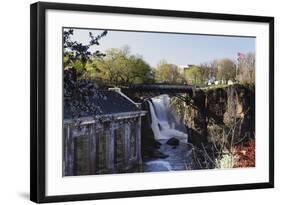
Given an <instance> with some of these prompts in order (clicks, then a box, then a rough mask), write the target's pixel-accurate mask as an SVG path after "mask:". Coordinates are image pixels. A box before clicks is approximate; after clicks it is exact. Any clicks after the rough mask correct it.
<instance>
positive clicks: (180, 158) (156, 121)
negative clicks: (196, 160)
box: [143, 95, 192, 172]
mask: <svg viewBox="0 0 281 205" xmlns="http://www.w3.org/2000/svg"><path fill="white" fill-rule="evenodd" d="M148 103H149V108H150V115H151V120H152V123H151V128H152V131H153V134H154V138H155V140H157V141H158V142H160V143H161V146H160V148H159V151H160V152H161V153H162V154H164V155H166V156H167V157H166V158H146V159H144V161H143V163H144V164H143V165H144V166H143V169H144V170H143V171H144V172H158V171H176V170H187V169H191V167H190V166H191V161H192V150H191V147H190V146H189V145H188V135H187V133H186V132H184V131H182V130H178V129H176V128H175V127H176V124H178V122H176V121H175V120H174V119H175V118H171V117H169V116H170V115H171V112H170V110H169V103H170V98H169V96H168V95H161V96H159V97H157V98H152V99H151V101H148ZM171 138H176V139H178V140H179V144H178V145H177V146H175V145H172V146H171V145H168V144H167V141H168V140H169V139H171Z"/></svg>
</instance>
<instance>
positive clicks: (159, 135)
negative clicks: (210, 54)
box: [147, 95, 188, 143]
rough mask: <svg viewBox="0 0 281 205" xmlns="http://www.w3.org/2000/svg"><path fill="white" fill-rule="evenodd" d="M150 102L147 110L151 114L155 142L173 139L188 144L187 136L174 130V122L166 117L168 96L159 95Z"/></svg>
mask: <svg viewBox="0 0 281 205" xmlns="http://www.w3.org/2000/svg"><path fill="white" fill-rule="evenodd" d="M151 100H152V102H150V101H147V102H148V103H149V109H150V114H151V120H152V122H151V128H152V131H153V134H154V137H155V139H156V140H160V139H166V140H168V139H170V138H172V137H175V138H177V139H179V140H180V141H181V142H186V143H187V142H188V135H187V134H186V133H184V132H182V131H180V130H177V129H175V124H176V122H173V121H172V120H171V119H170V120H169V117H168V113H169V110H168V106H167V104H168V103H169V100H170V98H169V96H167V95H161V96H159V97H157V98H152V99H151Z"/></svg>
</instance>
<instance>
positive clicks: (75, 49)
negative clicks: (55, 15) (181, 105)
mask: <svg viewBox="0 0 281 205" xmlns="http://www.w3.org/2000/svg"><path fill="white" fill-rule="evenodd" d="M72 35H74V30H71V29H69V30H65V31H64V70H66V71H67V70H72V71H75V72H76V74H77V75H76V76H77V77H78V78H79V79H87V80H95V81H96V82H100V83H102V84H107V85H110V86H121V85H128V84H132V83H183V84H191V85H203V84H206V83H208V82H209V83H212V82H214V81H220V82H227V81H228V80H232V81H237V82H239V83H249V84H252V83H254V82H255V53H247V54H245V55H244V54H243V58H239V59H238V60H232V59H228V58H224V59H219V60H213V61H211V62H207V63H202V64H200V65H187V66H186V67H178V66H177V65H175V64H172V63H170V62H167V61H165V60H161V61H159V63H158V65H157V66H156V68H153V67H151V66H150V65H149V64H148V63H147V62H145V60H144V59H143V57H142V56H141V55H138V54H135V55H134V54H131V53H130V48H129V46H124V47H123V48H121V49H117V48H111V49H108V50H106V51H105V52H100V51H99V50H97V49H96V50H95V49H94V48H95V46H97V45H99V40H100V39H101V38H104V37H105V38H106V35H107V31H103V32H101V34H100V35H98V36H93V35H92V33H91V32H89V44H86V45H85V44H82V43H80V42H76V41H72V39H71V36H72ZM93 50H94V51H93ZM186 61H187V62H188V61H189V59H187V60H186Z"/></svg>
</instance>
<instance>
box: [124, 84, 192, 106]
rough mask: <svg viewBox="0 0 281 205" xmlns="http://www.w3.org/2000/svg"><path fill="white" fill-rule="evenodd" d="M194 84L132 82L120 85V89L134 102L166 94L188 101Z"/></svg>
mask: <svg viewBox="0 0 281 205" xmlns="http://www.w3.org/2000/svg"><path fill="white" fill-rule="evenodd" d="M194 89H195V86H191V85H184V84H132V85H128V86H127V87H122V88H121V91H122V93H124V94H125V95H127V96H128V97H130V98H131V99H133V100H134V101H135V102H141V101H142V100H144V99H147V98H152V97H155V96H159V95H163V94H167V95H170V96H175V97H178V98H179V99H181V100H183V101H186V102H188V101H189V100H190V98H191V97H192V95H193V90H194Z"/></svg>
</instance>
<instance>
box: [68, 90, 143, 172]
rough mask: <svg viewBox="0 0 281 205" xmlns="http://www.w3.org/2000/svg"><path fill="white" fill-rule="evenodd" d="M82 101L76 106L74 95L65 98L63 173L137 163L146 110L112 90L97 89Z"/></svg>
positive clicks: (112, 169) (124, 167) (121, 169)
mask: <svg viewBox="0 0 281 205" xmlns="http://www.w3.org/2000/svg"><path fill="white" fill-rule="evenodd" d="M80 101H81V102H79V103H81V104H80V106H76V107H75V106H74V107H75V109H74V108H73V105H72V104H71V103H74V102H72V100H71V98H65V101H64V122H63V126H64V135H63V136H64V153H63V175H64V176H73V175H89V174H106V173H120V172H128V171H130V169H134V168H135V167H138V166H139V165H140V164H141V161H142V159H141V150H140V149H141V143H140V142H141V117H142V116H144V115H145V114H146V112H145V111H143V110H140V109H139V108H138V107H137V106H136V104H134V103H133V102H132V101H130V100H129V99H127V98H126V97H125V96H123V95H121V94H120V93H118V92H116V91H113V90H96V91H95V92H94V93H93V94H92V95H91V96H88V97H87V98H86V100H85V99H81V100H80ZM83 101H85V103H84V102H83ZM74 104H75V103H74ZM82 105H83V106H82ZM85 106H88V107H90V108H91V109H90V111H87V109H85ZM77 113H79V115H78V116H77Z"/></svg>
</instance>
